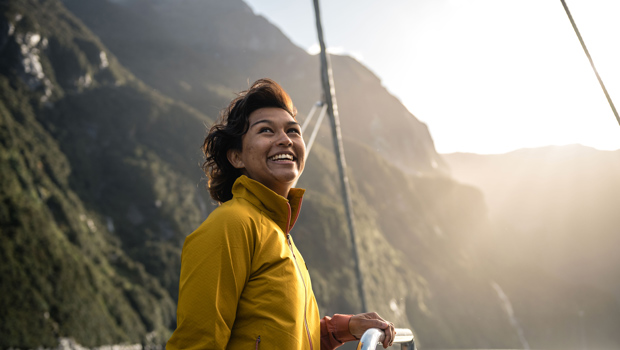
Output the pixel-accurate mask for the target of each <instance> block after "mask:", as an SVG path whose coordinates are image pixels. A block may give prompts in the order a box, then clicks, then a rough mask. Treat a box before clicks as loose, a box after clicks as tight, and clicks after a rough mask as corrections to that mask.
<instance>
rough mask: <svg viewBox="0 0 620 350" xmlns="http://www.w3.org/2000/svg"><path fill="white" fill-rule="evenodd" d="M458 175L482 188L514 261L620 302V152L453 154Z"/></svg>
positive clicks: (562, 149)
mask: <svg viewBox="0 0 620 350" xmlns="http://www.w3.org/2000/svg"><path fill="white" fill-rule="evenodd" d="M444 157H445V159H446V160H447V162H448V163H449V165H450V168H451V169H452V174H453V176H454V177H455V178H456V179H457V180H458V181H461V182H463V183H467V184H470V185H474V186H476V187H478V188H480V189H481V190H482V191H483V193H484V195H485V199H486V200H487V205H488V208H489V217H490V219H491V220H492V221H493V222H494V223H495V225H496V227H497V231H498V232H499V231H500V230H501V229H502V228H505V227H509V228H510V231H508V232H505V233H503V235H501V236H499V234H498V236H499V237H497V239H498V240H502V241H503V242H505V243H508V244H509V245H511V246H512V247H513V248H512V249H511V251H509V252H507V253H510V256H506V257H505V258H506V259H511V260H513V261H518V262H520V263H529V264H532V263H535V264H537V265H539V266H542V267H544V269H545V270H547V271H549V272H551V273H553V274H555V275H557V276H561V277H562V278H565V279H566V280H570V281H579V282H580V283H587V284H591V285H594V286H596V287H598V288H600V289H602V290H606V291H609V292H612V293H613V294H615V296H616V298H617V299H618V301H619V302H620V258H619V257H618V254H617V253H616V247H618V246H620V216H619V215H617V210H618V208H620V181H619V180H618V179H620V151H599V150H595V149H593V148H589V147H585V146H581V145H571V146H549V147H544V148H534V149H523V150H518V151H514V152H510V153H506V154H499V155H477V154H463V153H455V154H447V155H444Z"/></svg>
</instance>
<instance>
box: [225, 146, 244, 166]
mask: <svg viewBox="0 0 620 350" xmlns="http://www.w3.org/2000/svg"><path fill="white" fill-rule="evenodd" d="M226 157H227V158H228V161H229V162H230V164H231V165H232V166H233V167H235V168H237V169H243V168H245V164H243V160H241V151H239V150H236V149H229V150H228V152H226Z"/></svg>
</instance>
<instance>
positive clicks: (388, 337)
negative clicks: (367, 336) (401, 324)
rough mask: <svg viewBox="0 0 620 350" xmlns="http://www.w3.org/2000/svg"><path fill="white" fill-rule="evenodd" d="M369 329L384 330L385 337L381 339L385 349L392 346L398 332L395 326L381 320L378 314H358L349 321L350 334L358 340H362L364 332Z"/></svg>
mask: <svg viewBox="0 0 620 350" xmlns="http://www.w3.org/2000/svg"><path fill="white" fill-rule="evenodd" d="M369 328H379V329H382V330H383V333H384V335H383V336H382V337H381V338H380V339H379V341H380V342H381V343H382V344H383V348H387V347H388V346H391V345H392V342H393V341H394V336H395V335H396V331H394V325H393V324H392V323H391V322H388V321H386V320H384V319H383V318H381V316H379V315H378V314H377V313H376V312H367V313H364V314H357V315H354V316H353V317H351V319H350V320H349V332H351V334H353V336H354V337H355V338H357V339H359V338H361V337H362V335H363V334H364V332H366V330H368V329H369Z"/></svg>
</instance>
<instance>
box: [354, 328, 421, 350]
mask: <svg viewBox="0 0 620 350" xmlns="http://www.w3.org/2000/svg"><path fill="white" fill-rule="evenodd" d="M395 331H396V336H395V337H394V342H393V343H394V344H400V348H401V350H416V348H415V339H414V337H413V332H412V331H411V330H410V329H407V328H396V329H395ZM382 335H383V331H382V330H380V329H379V328H370V329H368V330H367V331H366V332H364V334H363V335H362V337H361V338H360V341H359V343H358V344H357V350H375V349H376V348H377V345H378V344H381V343H380V342H379V339H381V336H382Z"/></svg>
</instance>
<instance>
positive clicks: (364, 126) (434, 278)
mask: <svg viewBox="0 0 620 350" xmlns="http://www.w3.org/2000/svg"><path fill="white" fill-rule="evenodd" d="M0 9H1V11H0V13H1V16H0V29H1V32H0V94H1V95H0V96H1V99H0V111H1V112H2V124H0V133H1V134H2V139H1V140H2V143H1V145H2V149H1V154H2V158H0V159H1V163H0V164H1V165H0V171H1V172H2V179H3V181H2V187H1V190H0V200H2V202H3V206H2V211H1V214H0V222H1V224H2V225H1V227H2V235H1V237H2V246H1V247H2V248H1V250H0V252H1V253H0V254H2V255H0V258H2V259H3V260H2V261H3V265H2V269H0V281H1V282H2V283H1V284H0V285H1V287H0V288H2V295H3V297H2V301H1V302H2V305H1V306H2V310H5V311H3V313H2V317H3V319H2V323H1V325H0V329H1V331H0V332H1V336H0V348H3V349H4V348H7V349H8V348H15V347H20V348H35V347H38V346H45V347H53V346H56V344H57V342H58V339H59V338H66V337H72V338H74V339H75V341H77V342H78V343H80V344H82V345H86V346H89V347H93V346H97V345H102V344H113V343H127V342H129V343H141V344H142V345H143V346H144V347H146V348H149V347H153V346H155V347H156V346H158V345H161V344H163V342H165V340H166V339H167V337H168V336H169V335H170V333H171V332H172V330H173V329H174V324H175V320H174V306H175V302H176V298H177V288H178V274H179V268H180V254H181V247H182V244H183V240H184V238H185V236H186V235H188V234H189V233H191V232H192V231H193V229H194V228H196V227H197V226H198V225H199V224H200V223H201V222H202V220H204V219H205V218H206V216H207V215H208V213H209V212H210V211H211V210H213V208H214V207H215V204H214V203H212V201H211V200H210V199H209V198H208V194H207V191H206V190H205V188H204V187H205V185H206V181H205V179H204V174H202V173H201V172H200V168H199V165H200V163H201V161H202V158H201V154H200V150H199V147H200V145H201V143H202V140H203V138H204V136H205V133H206V126H207V125H209V124H210V123H212V122H213V121H214V120H215V119H216V117H217V115H218V113H219V110H220V109H221V108H223V107H225V105H226V104H227V102H228V100H230V99H231V98H232V97H233V96H234V92H236V91H240V90H243V89H244V88H246V87H247V86H248V81H249V82H251V81H253V80H255V79H257V78H260V77H265V76H268V77H272V78H274V79H275V80H277V81H279V82H281V83H282V85H283V86H284V88H285V89H286V90H287V91H289V92H290V93H291V96H292V97H293V100H294V101H295V103H296V105H297V107H298V109H299V111H300V115H299V118H300V119H301V120H303V118H305V115H304V113H305V112H306V111H308V110H309V109H310V107H311V105H312V104H313V103H314V102H315V101H316V100H317V99H318V98H319V96H320V89H319V79H318V58H317V57H316V56H310V55H308V54H307V53H305V52H304V51H303V50H301V49H300V48H298V47H296V46H294V45H293V44H292V43H291V42H290V41H289V40H288V39H287V38H286V37H285V36H284V35H283V34H282V33H281V32H280V31H279V30H278V29H277V28H275V27H273V26H272V25H271V24H270V23H269V22H267V21H266V20H265V19H264V18H262V17H260V16H256V15H254V14H253V13H252V11H251V10H250V9H249V7H248V6H247V5H246V4H245V3H243V2H241V1H239V0H230V1H198V0H182V1H169V0H153V1H145V0H125V1H106V0H91V1H88V2H84V1H77V0H65V1H62V2H61V1H59V0H24V1H19V2H17V1H8V2H3V3H1V4H0ZM332 62H333V67H334V74H335V79H336V91H337V96H338V103H339V107H340V114H341V118H342V127H343V133H344V137H345V150H346V155H347V160H348V166H349V174H350V180H351V187H352V192H353V199H354V209H355V213H356V227H357V230H358V235H359V245H360V247H359V248H360V255H361V256H363V257H364V259H363V261H362V270H363V271H364V274H365V276H366V278H365V290H366V293H367V299H368V303H369V308H370V309H372V310H375V311H377V312H379V313H380V314H381V315H382V316H384V317H385V318H387V319H390V320H392V321H394V323H395V324H396V325H397V326H398V327H412V328H413V329H414V331H415V332H416V335H417V337H418V339H419V342H420V344H422V345H423V346H425V347H429V348H441V347H443V348H467V347H470V348H484V347H486V348H492V347H494V348H502V347H505V348H508V347H510V348H516V347H520V346H522V344H523V339H522V338H523V336H522V333H523V330H524V329H525V337H526V338H527V340H528V341H529V343H530V344H532V346H537V345H540V344H542V345H548V346H547V347H549V348H559V347H565V348H571V346H572V348H576V346H575V344H577V343H576V342H575V341H574V340H575V338H574V336H573V335H572V334H573V332H572V331H573V328H572V327H573V325H572V324H571V323H570V322H568V323H567V322H564V323H563V321H562V320H563V319H564V318H565V314H563V313H561V312H558V310H560V311H562V308H561V305H560V306H557V305H556V304H573V303H574V302H576V301H577V298H583V299H585V300H590V299H591V300H595V301H594V302H592V303H591V304H590V305H584V306H583V310H584V312H586V314H588V315H589V313H590V312H592V314H594V312H599V315H602V316H603V317H600V319H599V320H596V319H592V320H590V319H588V320H589V321H591V324H589V327H592V328H593V329H597V328H598V329H599V330H600V331H599V333H600V334H599V335H596V336H594V335H591V338H590V339H591V344H595V343H596V344H603V347H602V348H614V347H617V345H618V344H620V340H618V339H617V336H616V337H615V338H614V334H615V332H611V331H609V330H608V329H607V328H606V325H609V324H611V325H613V324H614V323H613V320H615V319H614V317H616V316H615V315H616V314H617V310H618V306H617V305H616V304H615V303H614V302H613V301H612V302H610V301H609V300H607V299H606V298H605V296H604V295H602V294H600V293H597V292H596V291H592V290H590V289H588V288H584V291H581V292H579V293H576V295H572V294H571V295H566V296H562V297H561V298H556V300H552V301H553V302H554V303H556V304H553V303H551V302H549V303H550V304H553V305H552V306H550V307H546V306H544V307H541V304H540V303H538V300H539V299H530V298H528V297H527V294H513V293H512V292H513V291H515V290H517V287H515V286H518V285H519V282H520V279H518V278H513V275H512V272H514V271H515V270H514V269H509V268H508V267H505V266H503V265H502V264H498V263H497V261H496V260H491V259H497V257H494V256H492V254H488V252H486V251H481V250H480V249H479V246H480V245H481V242H485V241H486V240H487V238H488V234H489V231H490V230H492V229H493V228H492V227H491V226H490V225H489V222H488V220H487V208H486V205H485V202H484V197H483V195H482V193H481V192H480V190H478V189H477V188H475V187H473V186H470V185H464V184H460V183H458V182H456V181H455V180H453V179H452V178H451V177H449V176H448V167H447V165H446V163H445V162H444V161H443V159H442V157H441V156H439V155H438V154H437V153H436V151H435V149H434V146H433V142H432V139H431V137H430V135H429V133H428V129H427V128H426V126H425V125H424V124H423V123H421V122H419V121H418V120H417V119H416V118H415V117H414V116H413V115H411V114H410V113H409V112H407V110H406V109H405V108H404V107H403V106H402V104H400V103H399V101H398V100H397V99H396V98H394V97H393V96H391V95H390V94H389V93H388V92H387V91H386V90H385V89H384V88H383V87H382V86H381V82H380V80H379V79H378V78H377V77H376V76H375V75H374V74H373V73H372V72H370V71H369V70H368V69H367V68H365V67H364V66H363V65H361V64H360V63H359V62H357V61H355V60H354V59H352V58H350V57H341V56H332ZM336 174H337V171H336V166H335V160H334V155H333V151H332V145H331V138H330V136H329V130H328V129H327V127H325V126H323V128H322V130H321V132H320V133H319V137H318V139H317V143H316V144H315V146H314V147H313V150H312V153H311V154H310V157H309V159H308V161H307V163H306V169H305V172H304V174H303V176H302V177H301V179H300V182H299V185H300V186H301V187H304V188H306V189H307V195H306V198H305V199H304V209H303V210H302V213H301V215H300V218H299V220H298V223H297V224H296V227H295V230H294V232H293V235H294V237H295V240H296V242H297V245H298V246H299V249H300V250H301V251H302V253H303V255H304V258H305V260H306V262H307V263H308V267H309V272H310V274H311V276H312V282H313V288H314V291H315V294H316V296H317V301H318V304H319V307H320V310H321V313H322V314H333V313H336V312H340V313H354V312H359V311H361V310H359V306H358V305H359V296H358V295H357V292H356V283H357V282H356V280H355V273H354V266H353V262H352V261H351V260H352V259H351V258H350V256H351V247H350V243H349V240H348V233H347V229H346V225H345V222H344V220H342V217H343V212H344V210H343V206H342V204H341V200H340V195H339V194H340V191H339V183H338V181H336V176H337V175H336ZM5 179H6V180H5ZM519 271H520V272H522V273H525V272H524V271H525V270H524V269H522V270H519ZM528 273H529V274H530V275H531V277H532V279H536V281H538V283H537V286H538V288H539V292H540V294H541V295H547V294H549V293H550V291H551V292H555V291H557V290H560V289H561V288H565V289H568V288H571V285H570V284H567V283H566V282H564V281H561V280H558V281H556V280H553V281H552V283H551V282H549V281H548V279H547V278H546V276H547V275H545V274H544V273H541V272H539V271H536V270H534V271H530V272H528ZM545 293H547V294H545ZM521 295H524V296H525V297H521ZM530 295H531V294H530ZM515 297H518V299H515V300H518V301H519V304H514V310H516V311H515V312H514V313H516V314H517V315H520V314H519V312H529V311H531V310H535V309H537V308H539V309H543V310H545V311H546V312H548V317H547V318H545V319H544V321H545V322H546V323H548V324H550V325H552V326H550V327H548V328H547V329H549V330H551V331H552V332H553V333H552V334H551V335H549V334H537V335H536V336H529V334H528V330H529V329H540V328H543V327H541V325H542V324H543V323H542V321H538V320H536V319H535V318H528V319H527V322H524V321H522V322H521V324H519V323H517V324H516V325H515V322H514V313H511V308H509V307H508V306H510V300H513V298H515ZM529 301H531V303H530V304H528V302H529ZM600 310H608V311H605V312H602V311H600ZM614 312H615V313H614ZM609 320H611V321H609ZM588 334H590V333H588ZM610 334H611V335H610ZM600 339H603V340H600ZM554 341H555V342H557V343H555V344H553V343H552V342H554ZM345 348H346V347H345ZM349 348H351V346H349Z"/></svg>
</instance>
